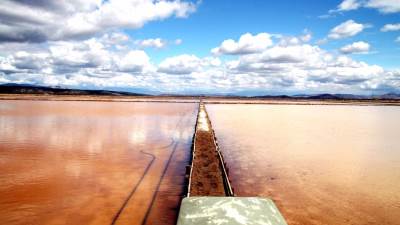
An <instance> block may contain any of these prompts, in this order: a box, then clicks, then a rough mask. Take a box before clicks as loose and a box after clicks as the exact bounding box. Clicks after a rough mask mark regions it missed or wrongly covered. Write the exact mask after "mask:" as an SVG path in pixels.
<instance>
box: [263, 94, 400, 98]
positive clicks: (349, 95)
mask: <svg viewBox="0 0 400 225" xmlns="http://www.w3.org/2000/svg"><path fill="white" fill-rule="evenodd" d="M255 98H267V99H311V100H400V94H396V93H387V94H382V95H352V94H316V95H293V96H289V95H264V96H255Z"/></svg>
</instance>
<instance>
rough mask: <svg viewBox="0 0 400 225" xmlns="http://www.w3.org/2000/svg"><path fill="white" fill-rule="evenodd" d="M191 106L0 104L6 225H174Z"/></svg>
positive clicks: (0, 184) (0, 188) (1, 211)
mask: <svg viewBox="0 0 400 225" xmlns="http://www.w3.org/2000/svg"><path fill="white" fill-rule="evenodd" d="M196 113H197V104H195V103H193V104H190V103H187V104H186V103H131V102H129V103H128V102H127V103H123V102H74V101H69V102H63V101H59V102H53V101H1V102H0V221H1V222H0V223H1V224H113V223H114V224H175V222H176V217H177V213H178V208H179V204H180V200H181V197H182V195H183V194H184V192H185V188H186V187H185V185H186V183H185V182H186V181H185V166H186V165H187V164H188V162H189V158H190V146H191V138H192V135H193V130H194V124H195V119H196Z"/></svg>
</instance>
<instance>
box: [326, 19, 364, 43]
mask: <svg viewBox="0 0 400 225" xmlns="http://www.w3.org/2000/svg"><path fill="white" fill-rule="evenodd" d="M367 27H369V25H366V24H361V23H356V22H355V21H354V20H347V21H346V22H343V23H341V24H339V25H338V26H336V27H334V28H333V29H332V30H331V31H330V32H329V34H328V38H330V39H343V38H347V37H352V36H355V35H357V34H359V33H360V32H362V31H363V30H364V29H365V28H367Z"/></svg>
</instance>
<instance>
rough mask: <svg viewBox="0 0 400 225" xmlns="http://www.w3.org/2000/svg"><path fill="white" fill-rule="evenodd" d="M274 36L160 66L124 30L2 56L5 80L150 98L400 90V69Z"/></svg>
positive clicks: (18, 46)
mask: <svg viewBox="0 0 400 225" xmlns="http://www.w3.org/2000/svg"><path fill="white" fill-rule="evenodd" d="M305 35H307V33H306V34H305ZM275 39H276V43H274V44H272V45H269V46H268V47H265V48H263V49H262V50H259V51H257V52H253V53H251V54H241V55H236V56H232V57H227V58H223V59H222V60H221V59H220V58H218V57H211V56H208V57H199V56H196V55H194V54H183V55H176V56H171V57H168V58H165V59H163V60H162V61H161V62H160V63H159V64H154V63H153V62H152V59H151V57H150V56H149V55H148V54H147V53H146V51H145V50H143V49H135V48H136V46H135V45H132V41H130V39H129V37H128V39H127V38H126V36H125V34H124V33H120V32H114V33H112V32H110V33H106V34H104V35H102V36H98V37H94V38H90V39H87V40H83V41H77V40H68V41H50V42H48V43H46V44H26V43H12V48H13V49H12V50H10V49H9V50H8V51H4V52H2V53H3V54H2V56H0V82H3V83H5V82H13V83H33V84H41V85H52V86H53V85H59V86H63V87H78V88H107V89H109V88H112V89H115V88H124V90H131V91H139V92H143V91H153V93H160V92H169V93H199V92H201V93H205V92H213V93H237V92H241V91H243V92H246V91H250V92H252V91H259V92H260V93H265V92H266V91H267V92H270V93H288V92H290V93H293V92H296V93H308V92H326V91H329V92H340V93H343V92H347V93H349V92H350V93H354V92H367V93H370V91H382V92H384V91H391V90H398V87H399V85H400V72H398V71H397V72H396V71H387V70H385V69H383V68H382V67H380V66H378V65H371V64H367V63H365V62H362V61H357V60H354V59H352V58H351V57H350V56H349V55H341V54H337V53H336V52H329V51H326V50H324V49H323V48H321V47H319V46H316V45H313V44H312V43H309V42H307V41H309V39H310V38H309V37H307V38H302V36H298V37H287V36H283V35H281V36H276V37H275ZM111 43H115V44H111ZM248 44H249V45H252V43H248ZM5 45H7V46H9V45H10V44H9V43H7V44H6V43H3V44H0V49H2V50H3V49H7V48H6V47H4V46H5ZM115 45H121V46H123V48H115ZM252 93H254V92H252Z"/></svg>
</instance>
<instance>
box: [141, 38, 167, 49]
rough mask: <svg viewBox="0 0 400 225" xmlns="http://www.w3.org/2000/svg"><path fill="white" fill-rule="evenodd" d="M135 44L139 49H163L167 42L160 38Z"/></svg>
mask: <svg viewBox="0 0 400 225" xmlns="http://www.w3.org/2000/svg"><path fill="white" fill-rule="evenodd" d="M135 44H136V45H138V46H139V47H141V48H149V47H151V48H164V47H165V46H166V45H167V41H165V40H162V39H161V38H149V39H144V40H136V41H135Z"/></svg>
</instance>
